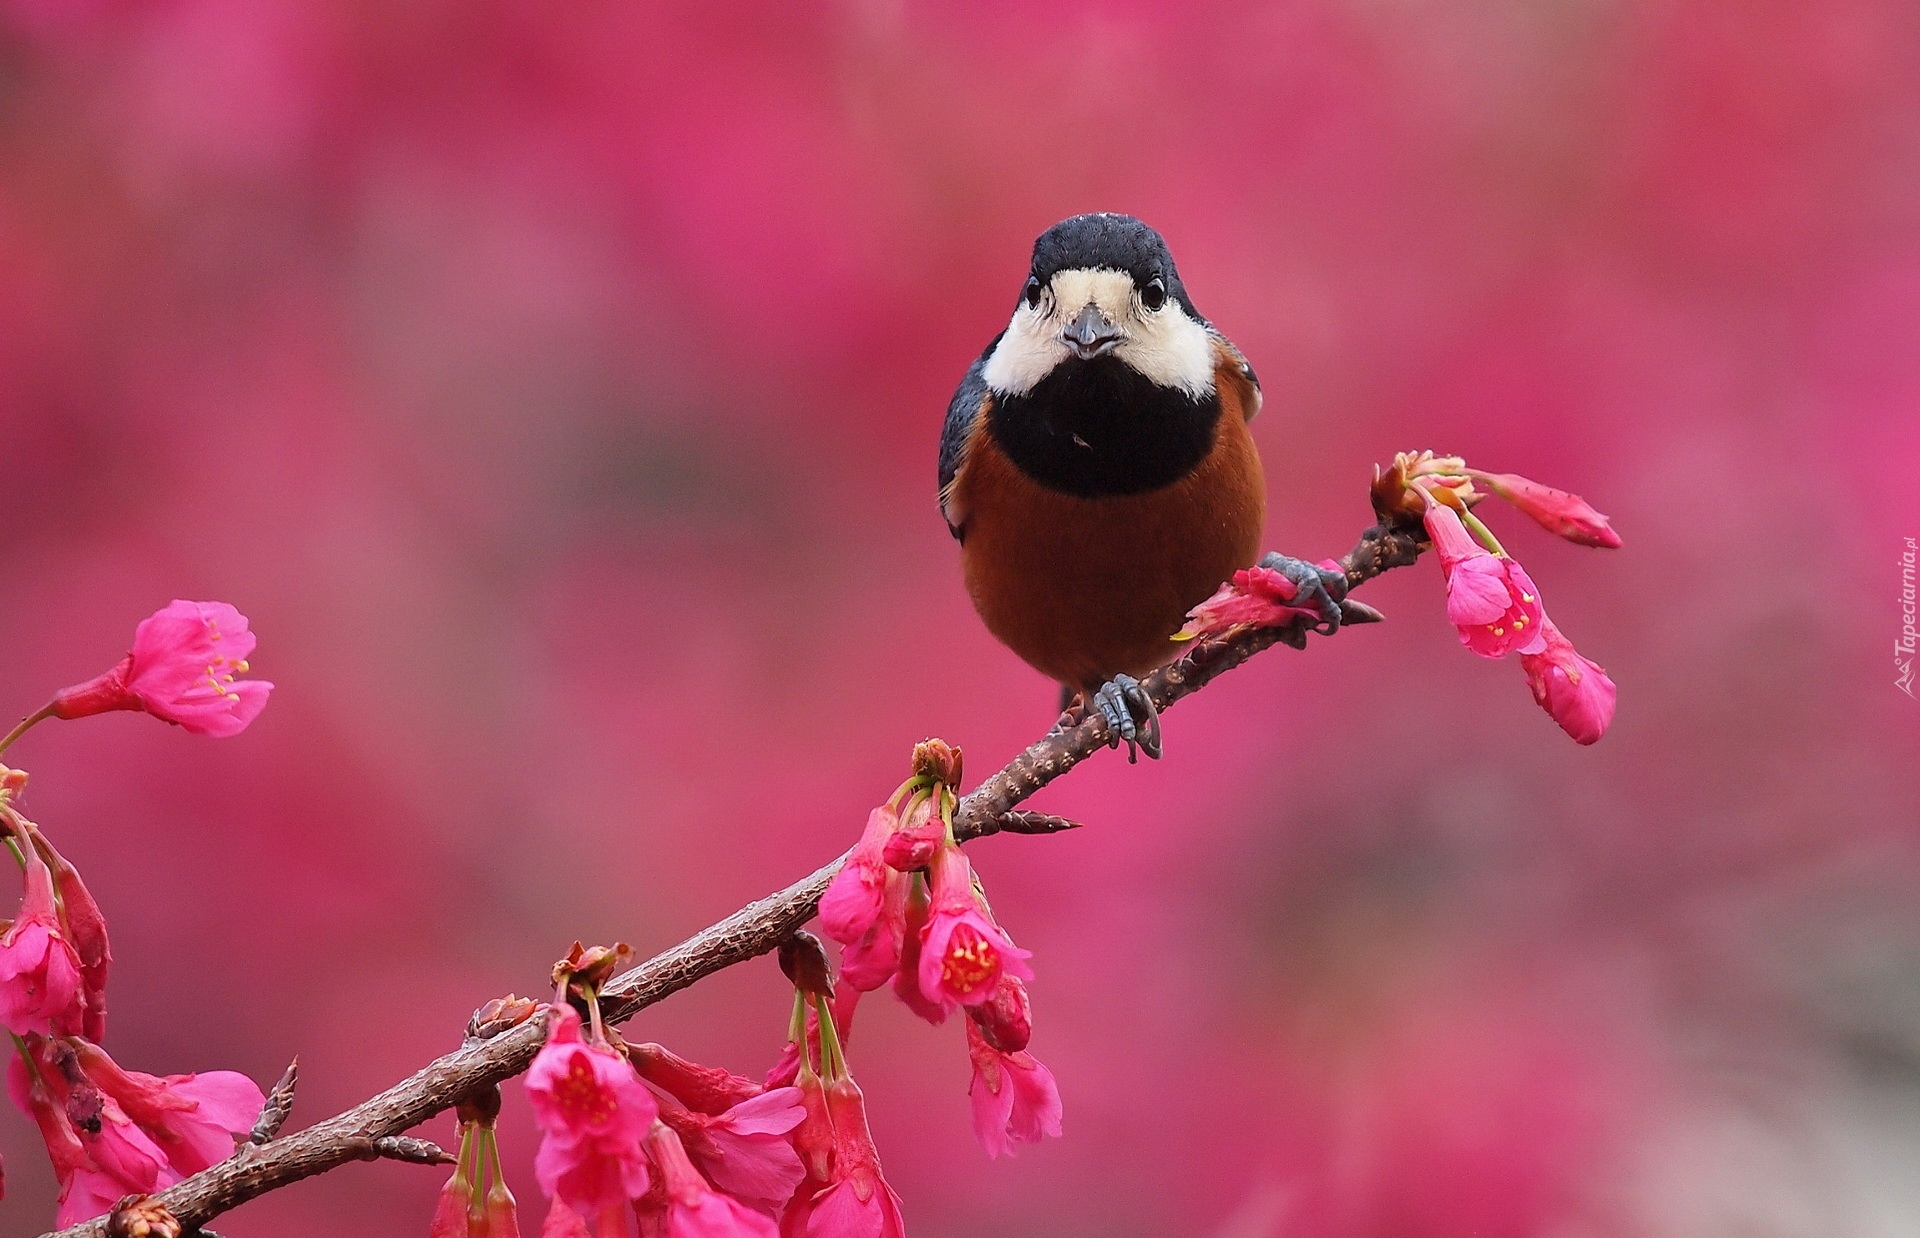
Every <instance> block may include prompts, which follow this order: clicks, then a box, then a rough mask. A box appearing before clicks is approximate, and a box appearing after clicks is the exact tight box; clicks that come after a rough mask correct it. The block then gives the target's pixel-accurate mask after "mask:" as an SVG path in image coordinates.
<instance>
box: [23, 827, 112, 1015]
mask: <svg viewBox="0 0 1920 1238" xmlns="http://www.w3.org/2000/svg"><path fill="white" fill-rule="evenodd" d="M34 842H36V843H37V844H39V845H40V846H41V848H42V849H43V850H44V851H45V853H46V855H47V856H48V857H50V859H51V863H52V867H53V884H54V889H55V892H56V893H58V894H59V896H60V908H61V913H62V919H63V922H64V923H65V924H66V929H67V939H68V940H69V941H70V942H71V943H72V945H73V952H74V955H75V957H77V958H78V959H79V960H80V989H81V1000H82V1002H83V1003H84V1004H85V1006H86V1013H85V1015H84V1022H83V1023H82V1026H81V1029H80V1033H81V1035H83V1036H85V1037H86V1038H87V1039H88V1040H91V1041H94V1042H95V1043H98V1042H99V1041H100V1040H101V1039H103V1038H104V1037H105V1036H106V1032H107V965H108V964H109V963H111V962H112V961H113V952H112V951H111V950H110V949H109V948H108V946H107V919H106V917H105V916H104V915H102V914H101V912H100V905H99V904H98V903H96V902H94V901H93V895H92V893H91V892H89V891H88V889H87V885H86V883H85V882H84V881H82V880H80V870H79V869H77V868H75V867H74V866H73V865H72V864H71V863H69V862H68V861H67V859H66V857H64V856H62V855H61V854H60V853H59V852H58V851H55V850H54V849H53V847H52V845H51V844H49V843H48V842H47V841H46V839H45V837H43V836H42V835H40V834H39V833H38V831H35V834H34Z"/></svg>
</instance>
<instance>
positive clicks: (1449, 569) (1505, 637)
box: [1174, 451, 1620, 744]
mask: <svg viewBox="0 0 1920 1238" xmlns="http://www.w3.org/2000/svg"><path fill="white" fill-rule="evenodd" d="M1476 483H1478V486H1476ZM1478 487H1484V490H1483V489H1480V488H1478ZM1488 494H1493V495H1496V496H1498V497H1499V498H1502V499H1504V500H1506V501H1507V502H1509V503H1511V504H1513V505H1514V506H1515V507H1517V508H1519V509H1520V510H1521V511H1522V512H1524V513H1526V514H1527V515H1528V516H1530V517H1532V518H1533V519H1534V520H1535V521H1536V522H1537V523H1538V524H1540V525H1541V526H1542V527H1543V528H1545V529H1547V530H1548V531H1549V532H1551V533H1554V534H1557V535H1558V536H1560V537H1563V538H1566V539H1567V540H1568V541H1570V542H1577V543H1579V544H1580V545H1583V546H1597V547H1602V548H1606V549H1613V548H1615V547H1618V546H1619V545H1620V535H1619V534H1618V533H1615V532H1614V531H1613V528H1612V525H1611V522H1610V521H1609V520H1608V519H1607V517H1605V516H1603V515H1601V514H1600V513H1599V512H1597V511H1595V510H1594V509H1593V507H1592V506H1590V505H1589V504H1588V503H1587V501H1586V500H1585V499H1582V498H1581V497H1580V496H1579V495H1577V494H1569V493H1568V492H1566V491H1564V490H1556V489H1554V488H1553V487H1551V486H1543V485H1541V484H1540V483H1539V482H1536V481H1532V480H1530V479H1528V478H1525V477H1521V476H1519V475H1518V474H1516V473H1486V472H1482V471H1481V470H1479V469H1474V468H1469V467H1467V463H1466V461H1465V460H1463V459H1461V458H1460V457H1458V456H1436V455H1434V453H1432V452H1430V451H1426V452H1420V453H1418V454H1409V453H1405V452H1403V453H1401V454H1400V455H1398V456H1396V457H1395V458H1394V462H1393V464H1392V466H1391V467H1390V468H1386V469H1375V470H1374V482H1373V505H1374V509H1375V511H1377V512H1378V513H1379V514H1380V517H1381V519H1382V520H1385V521H1389V522H1394V523H1403V524H1412V523H1413V522H1416V521H1417V522H1418V523H1419V524H1420V525H1422V526H1423V527H1424V528H1425V530H1426V534H1427V539H1428V540H1429V541H1430V542H1431V543H1432V545H1433V549H1434V552H1435V554H1436V556H1437V557H1438V558H1439V560H1440V570H1441V573H1442V576H1443V578H1444V580H1445V584H1446V597H1447V619H1448V620H1449V621H1450V622H1451V623H1452V624H1453V625H1454V627H1455V629H1456V630H1458V632H1459V633H1460V643H1461V644H1463V645H1465V646H1466V647H1467V648H1468V649H1470V650H1472V651H1473V652H1474V653H1477V654H1479V655H1480V656H1481V657H1483V658H1495V659H1497V658H1504V657H1506V656H1507V655H1508V654H1518V655H1520V668H1521V670H1522V671H1524V672H1525V674H1526V677H1527V685H1528V687H1529V688H1531V689H1532V690H1533V699H1534V700H1535V701H1536V702H1538V703H1539V705H1540V707H1541V708H1542V709H1545V710H1546V711H1547V713H1548V714H1549V715H1551V716H1552V718H1553V720H1554V721H1555V722H1557V723H1559V724H1560V728H1561V729H1562V730H1564V731H1565V732H1566V733H1567V734H1568V735H1570V736H1572V737H1573V738H1574V739H1575V740H1577V741H1578V742H1580V743H1583V744H1591V743H1594V742H1596V741H1598V740H1599V738H1600V737H1601V736H1602V735H1604V734H1606V730H1607V727H1608V726H1609V725H1611V724H1612V722H1613V710H1614V703H1615V699H1616V696H1617V689H1616V688H1615V687H1614V683H1613V680H1612V679H1610V678H1608V677H1607V672H1606V671H1605V669H1603V668H1602V667H1601V666H1599V665H1598V664H1597V663H1595V662H1593V661H1591V660H1590V659H1588V658H1585V657H1583V656H1581V654H1580V652H1579V651H1578V650H1576V649H1575V648H1574V647H1573V643H1572V642H1571V641H1569V640H1568V639H1567V638H1566V636H1565V635H1564V634H1563V633H1562V632H1561V631H1560V629H1559V627H1558V626H1556V625H1555V624H1554V622H1553V620H1552V619H1550V618H1548V617H1547V611H1546V607H1545V605H1544V604H1543V603H1542V602H1541V600H1540V589H1539V586H1537V585H1535V584H1534V583H1533V578H1532V577H1530V576H1528V575H1527V572H1526V569H1525V568H1523V567H1521V566H1520V564H1519V563H1518V562H1516V561H1515V560H1514V559H1513V557H1512V556H1511V555H1509V554H1508V553H1507V552H1506V549H1505V548H1504V547H1503V546H1501V544H1500V541H1499V539H1498V538H1496V537H1494V535H1493V531H1492V530H1491V529H1489V528H1488V527H1487V526H1486V524H1485V523H1483V522H1482V521H1481V520H1480V518H1479V517H1478V516H1476V515H1475V514H1474V511H1473V509H1474V508H1475V507H1476V506H1478V505H1479V503H1480V501H1481V500H1482V499H1484V498H1485V497H1486V496H1487V495H1488ZM1320 566H1321V567H1323V568H1328V569H1333V570H1338V565H1337V564H1335V563H1333V562H1331V561H1327V562H1323V563H1321V564H1320ZM1295 588H1296V586H1295V585H1294V582H1293V581H1292V580H1290V579H1288V578H1287V577H1286V576H1284V575H1282V574H1281V573H1279V572H1277V571H1274V570H1272V569H1269V568H1261V567H1254V568H1248V569H1246V570H1245V571H1241V572H1236V573H1234V577H1233V579H1232V580H1231V581H1228V582H1227V583H1226V584H1224V585H1222V586H1221V587H1220V589H1219V591H1218V592H1217V593H1215V594H1214V595H1213V596H1212V597H1210V598H1208V599H1207V600H1206V601H1205V602H1202V603H1201V604H1200V605H1199V606H1197V607H1195V608H1194V609H1193V610H1192V611H1191V612H1190V613H1189V615H1188V621H1187V625H1186V626H1185V627H1184V628H1182V629H1181V630H1180V632H1179V634H1178V635H1177V636H1176V637H1175V638H1174V639H1176V640H1193V639H1195V638H1197V637H1201V636H1209V635H1213V634H1215V633H1219V632H1226V631H1231V630H1233V629H1235V628H1241V627H1269V626H1277V625H1280V624H1285V623H1290V622H1292V621H1294V620H1295V619H1297V618H1299V617H1300V616H1302V615H1309V616H1311V615H1314V614H1315V612H1314V611H1312V610H1311V609H1306V608H1302V607H1297V606H1295V605H1293V603H1294V601H1295V600H1296V599H1295Z"/></svg>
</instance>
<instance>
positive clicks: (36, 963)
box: [0, 834, 84, 1036]
mask: <svg viewBox="0 0 1920 1238" xmlns="http://www.w3.org/2000/svg"><path fill="white" fill-rule="evenodd" d="M22 837H23V838H24V837H25V835H24V834H23V835H22ZM25 850H26V855H27V871H26V884H27V888H26V895H25V897H23V898H22V899H21V901H20V911H19V914H18V915H17V916H16V917H15V918H14V921H13V925H12V926H11V927H10V928H8V929H7V931H6V932H5V933H0V1026H5V1027H6V1028H7V1030H9V1031H11V1032H12V1033H13V1034H14V1035H16V1036H26V1035H30V1034H35V1033H37V1034H39V1035H42V1036H54V1035H65V1034H67V1033H71V1032H78V1031H80V1030H81V1023H82V1020H83V1017H84V1009H83V1005H82V991H83V987H82V981H81V974H80V958H79V956H78V955H77V954H75V953H74V949H73V946H72V945H71V944H70V943H69V942H68V941H67V937H66V933H65V932H64V931H63V930H62V929H61V927H60V914H59V910H58V908H57V907H56V905H55V903H54V898H53V870H52V869H50V868H48V867H47V863H46V861H45V860H43V859H41V858H40V853H39V851H38V850H37V849H35V848H34V846H33V844H32V842H31V840H28V841H27V844H26V848H25Z"/></svg>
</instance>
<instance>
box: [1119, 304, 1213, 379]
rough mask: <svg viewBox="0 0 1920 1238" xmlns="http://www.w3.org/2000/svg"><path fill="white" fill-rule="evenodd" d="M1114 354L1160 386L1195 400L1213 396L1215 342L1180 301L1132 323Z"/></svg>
mask: <svg viewBox="0 0 1920 1238" xmlns="http://www.w3.org/2000/svg"><path fill="white" fill-rule="evenodd" d="M1113 355H1114V356H1116V357H1118V358H1120V359H1121V360H1122V361H1124V362H1126V363H1127V364H1128V365H1130V366H1132V367H1133V368H1134V369H1136V370H1138V371H1140V373H1142V374H1144V375H1146V376H1147V378H1149V379H1151V380H1152V381H1153V384H1154V385H1155V386H1157V387H1177V388H1179V389H1180V390H1182V391H1184V392H1186V393H1187V394H1188V395H1190V396H1193V397H1194V398H1195V399H1198V398H1200V397H1201V396H1207V395H1212V394H1213V340H1212V339H1211V338H1209V337H1208V335H1207V329H1206V328H1205V327H1203V326H1201V325H1200V324H1199V323H1197V322H1195V321H1194V320H1193V319H1191V318H1189V317H1187V313H1186V311H1185V310H1183V309H1181V308H1180V303H1179V302H1178V301H1168V302H1167V303H1166V305H1165V306H1163V307H1162V308H1161V309H1159V310H1158V311H1156V312H1154V313H1151V314H1142V315H1141V316H1140V317H1139V318H1137V319H1135V320H1133V321H1131V322H1129V323H1128V324H1127V338H1126V341H1125V342H1124V343H1122V344H1121V345H1120V347H1118V348H1116V349H1114V350H1113Z"/></svg>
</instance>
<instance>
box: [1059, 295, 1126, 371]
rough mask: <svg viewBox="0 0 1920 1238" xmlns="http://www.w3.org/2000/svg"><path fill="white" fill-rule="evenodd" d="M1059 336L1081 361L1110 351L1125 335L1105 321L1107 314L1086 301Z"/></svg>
mask: <svg viewBox="0 0 1920 1238" xmlns="http://www.w3.org/2000/svg"><path fill="white" fill-rule="evenodd" d="M1060 338H1061V339H1062V340H1064V341H1066V345H1067V347H1068V348H1071V349H1072V350H1073V355H1074V356H1076V357H1078V358H1080V359H1081V360H1082V361H1091V360H1093V359H1094V358H1095V357H1099V356H1104V355H1105V354H1107V353H1110V352H1112V351H1113V350H1114V349H1115V348H1116V347H1118V346H1119V343H1120V341H1121V340H1122V339H1124V338H1125V336H1123V335H1122V333H1121V331H1120V328H1118V327H1116V326H1114V325H1113V324H1112V323H1110V322H1108V321H1107V316H1106V315H1105V314H1102V313H1101V312H1100V307H1099V306H1097V305H1095V304H1093V303H1092V302H1088V303H1087V306H1086V308H1085V309H1082V310H1081V311H1080V316H1079V317H1078V318H1076V319H1074V320H1073V325H1072V326H1070V327H1068V328H1067V329H1066V330H1064V331H1062V332H1061V333H1060Z"/></svg>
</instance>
